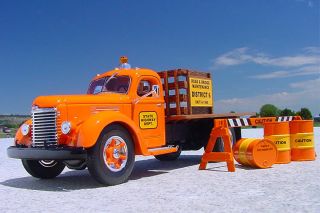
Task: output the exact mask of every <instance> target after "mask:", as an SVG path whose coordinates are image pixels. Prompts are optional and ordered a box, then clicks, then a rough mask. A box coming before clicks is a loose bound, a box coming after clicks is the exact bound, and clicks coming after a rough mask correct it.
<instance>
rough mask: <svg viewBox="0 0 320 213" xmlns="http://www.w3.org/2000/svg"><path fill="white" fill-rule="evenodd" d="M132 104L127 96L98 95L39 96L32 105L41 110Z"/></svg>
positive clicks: (113, 94)
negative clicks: (71, 106) (74, 106)
mask: <svg viewBox="0 0 320 213" xmlns="http://www.w3.org/2000/svg"><path fill="white" fill-rule="evenodd" d="M117 103H118V104H120V103H121V104H126V103H127V104H130V103H131V99H130V98H129V96H127V95H123V94H116V93H103V94H98V95H50V96H39V97H37V98H35V99H34V101H33V103H32V105H36V106H38V107H41V108H46V107H48V108H49V107H56V106H57V105H59V104H67V105H70V104H117Z"/></svg>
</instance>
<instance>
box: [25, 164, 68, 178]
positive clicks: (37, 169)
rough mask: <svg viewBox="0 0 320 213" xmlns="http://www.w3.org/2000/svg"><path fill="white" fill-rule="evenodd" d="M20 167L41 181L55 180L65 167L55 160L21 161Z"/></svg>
mask: <svg viewBox="0 0 320 213" xmlns="http://www.w3.org/2000/svg"><path fill="white" fill-rule="evenodd" d="M22 165H23V167H24V168H25V170H26V171H27V172H28V173H29V174H30V175H31V176H33V177H36V178H41V179H51V178H55V177H57V176H58V175H60V174H61V172H62V171H63V169H64V167H65V165H64V164H63V163H62V162H61V161H55V160H39V161H38V160H22Z"/></svg>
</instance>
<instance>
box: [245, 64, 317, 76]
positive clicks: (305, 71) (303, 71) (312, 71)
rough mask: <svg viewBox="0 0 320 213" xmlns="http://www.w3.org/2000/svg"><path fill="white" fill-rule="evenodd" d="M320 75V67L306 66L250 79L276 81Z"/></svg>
mask: <svg viewBox="0 0 320 213" xmlns="http://www.w3.org/2000/svg"><path fill="white" fill-rule="evenodd" d="M319 74H320V66H317V65H314V66H306V67H302V68H299V69H295V70H290V71H288V70H286V71H285V70H281V71H274V72H270V73H265V74H260V75H254V76H250V78H254V79H274V78H287V77H295V76H307V75H319Z"/></svg>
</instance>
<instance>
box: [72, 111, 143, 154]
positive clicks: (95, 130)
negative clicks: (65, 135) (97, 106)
mask: <svg viewBox="0 0 320 213" xmlns="http://www.w3.org/2000/svg"><path fill="white" fill-rule="evenodd" d="M112 123H117V124H121V125H122V126H124V127H125V128H126V129H127V130H128V132H129V133H130V134H131V136H132V139H133V141H134V145H135V151H136V154H144V153H147V152H148V151H147V146H146V144H145V143H144V141H143V140H142V137H141V132H140V130H139V128H138V127H137V126H136V124H135V123H134V122H133V121H132V120H131V119H130V118H128V117H127V116H125V115H123V114H122V113H121V112H118V111H115V112H114V111H112V112H110V111H106V112H100V113H98V114H95V115H92V116H91V117H90V118H89V119H88V120H86V121H85V122H84V123H82V124H81V126H80V127H79V131H78V139H77V146H78V147H84V148H90V147H92V146H94V145H95V143H96V142H97V140H98V138H99V136H100V134H101V132H102V131H103V129H104V128H105V127H106V126H108V125H110V124H112Z"/></svg>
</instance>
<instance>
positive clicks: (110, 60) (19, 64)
mask: <svg viewBox="0 0 320 213" xmlns="http://www.w3.org/2000/svg"><path fill="white" fill-rule="evenodd" d="M122 55H126V56H128V57H129V63H130V64H131V65H132V66H133V67H146V68H150V69H153V70H156V71H161V70H168V69H174V68H188V69H192V70H198V71H203V72H211V73H212V77H213V90H214V91H213V93H214V111H215V112H216V113H223V112H230V111H236V112H258V111H259V109H260V107H261V106H262V105H263V104H274V105H276V106H277V107H278V108H280V109H284V108H290V109H293V110H295V111H298V110H300V108H301V107H307V108H309V109H310V110H311V111H312V113H313V115H318V114H319V113H320V96H319V94H320V1H319V0H277V1H276V0H274V1H270V0H259V1H257V0H242V1H238V0H201V1H197V0H193V1H189V0H183V1H174V0H162V1H155V0H149V1H148V0H145V1H143V0H137V1H129V0H127V1H124V0H118V1H95V0H91V1H89V0H87V1H80V0H79V1H78V0H74V1H73V0H68V1H59V0H56V1H42V0H37V1H35V0H29V1H16V0H11V1H9V0H8V1H5V0H0V114H29V113H30V109H31V103H32V100H33V99H34V98H35V97H37V96H39V95H52V94H80V93H85V92H86V90H87V87H88V84H89V82H90V80H91V79H92V78H93V77H94V76H95V75H96V74H98V73H103V72H105V71H107V70H110V69H113V68H114V67H116V66H118V61H119V57H120V56H122Z"/></svg>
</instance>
